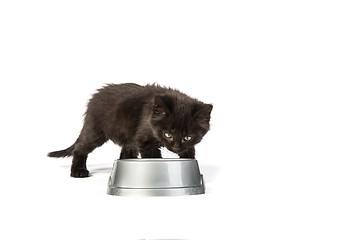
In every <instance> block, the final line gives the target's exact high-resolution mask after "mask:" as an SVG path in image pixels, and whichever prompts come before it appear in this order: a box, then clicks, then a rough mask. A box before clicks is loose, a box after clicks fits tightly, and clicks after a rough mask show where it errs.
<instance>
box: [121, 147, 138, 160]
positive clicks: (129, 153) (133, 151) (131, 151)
mask: <svg viewBox="0 0 360 240" xmlns="http://www.w3.org/2000/svg"><path fill="white" fill-rule="evenodd" d="M138 155H139V150H138V148H137V147H136V146H131V145H124V146H122V148H121V153H120V159H125V158H137V157H138Z"/></svg>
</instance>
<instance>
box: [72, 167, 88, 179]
mask: <svg viewBox="0 0 360 240" xmlns="http://www.w3.org/2000/svg"><path fill="white" fill-rule="evenodd" d="M70 176H71V177H74V178H85V177H89V171H88V170H87V169H84V168H77V169H71V174H70Z"/></svg>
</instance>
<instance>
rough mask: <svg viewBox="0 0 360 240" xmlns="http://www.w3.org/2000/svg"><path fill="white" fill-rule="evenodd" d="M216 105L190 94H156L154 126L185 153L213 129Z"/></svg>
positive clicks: (176, 149) (172, 148) (161, 136)
mask: <svg viewBox="0 0 360 240" xmlns="http://www.w3.org/2000/svg"><path fill="white" fill-rule="evenodd" d="M212 108H213V106H212V105H211V104H204V103H202V102H200V101H197V100H195V99H192V98H189V97H186V96H168V95H162V96H155V98H154V100H153V108H152V116H151V128H152V130H153V132H154V135H155V136H156V137H157V138H158V140H159V141H160V142H161V143H162V144H163V145H164V146H165V147H166V148H167V149H169V150H170V151H172V152H174V153H177V154H181V153H183V152H186V151H187V150H188V149H189V148H192V147H194V145H195V144H197V143H199V142H200V141H201V139H202V138H203V136H204V135H205V134H206V133H207V132H208V131H209V129H210V123H209V122H210V114H211V110H212Z"/></svg>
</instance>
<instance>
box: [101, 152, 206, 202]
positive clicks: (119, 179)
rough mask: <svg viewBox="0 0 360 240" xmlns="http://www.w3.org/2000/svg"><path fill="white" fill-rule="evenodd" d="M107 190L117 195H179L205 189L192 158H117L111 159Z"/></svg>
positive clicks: (196, 164)
mask: <svg viewBox="0 0 360 240" xmlns="http://www.w3.org/2000/svg"><path fill="white" fill-rule="evenodd" d="M107 193H108V194H110V195H117V196H180V195H196V194H203V193H205V186H204V181H203V176H202V174H200V170H199V165H198V163H197V161H196V160H195V159H185V158H180V159H169V158H145V159H144V158H140V159H119V160H116V161H115V163H114V167H113V170H112V173H111V175H110V178H109V185H108V189H107Z"/></svg>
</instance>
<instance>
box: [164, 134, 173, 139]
mask: <svg viewBox="0 0 360 240" xmlns="http://www.w3.org/2000/svg"><path fill="white" fill-rule="evenodd" d="M164 136H165V137H166V138H172V134H171V133H164Z"/></svg>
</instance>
